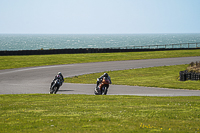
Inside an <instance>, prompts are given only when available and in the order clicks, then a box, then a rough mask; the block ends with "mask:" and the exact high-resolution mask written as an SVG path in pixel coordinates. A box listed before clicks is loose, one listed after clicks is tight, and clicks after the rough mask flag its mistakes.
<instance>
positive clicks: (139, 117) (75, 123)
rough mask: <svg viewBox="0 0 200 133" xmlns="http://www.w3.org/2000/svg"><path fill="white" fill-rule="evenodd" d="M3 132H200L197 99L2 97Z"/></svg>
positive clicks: (55, 96)
mask: <svg viewBox="0 0 200 133" xmlns="http://www.w3.org/2000/svg"><path fill="white" fill-rule="evenodd" d="M0 105H1V106H0V132H15V133H16V132H29V133H35V132H60V133H62V132H63V133H65V132H81V133H84V132H117V133H118V132H140V133H142V132H176V133H179V132H180V133H184V132H185V133H186V132H187V133H189V132H192V133H193V132H199V131H200V126H199V125H200V100H199V97H141V96H112V95H110V96H94V95H62V94H61V95H60V94H56V95H47V94H21V95H20V94H19V95H0Z"/></svg>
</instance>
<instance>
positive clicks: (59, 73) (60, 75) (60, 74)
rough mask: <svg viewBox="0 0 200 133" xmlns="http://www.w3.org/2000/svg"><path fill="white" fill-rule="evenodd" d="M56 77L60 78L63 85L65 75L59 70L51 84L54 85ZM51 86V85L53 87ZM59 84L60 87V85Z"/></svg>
mask: <svg viewBox="0 0 200 133" xmlns="http://www.w3.org/2000/svg"><path fill="white" fill-rule="evenodd" d="M56 79H60V86H61V85H62V83H63V82H64V78H63V75H62V73H61V72H58V74H57V75H56V76H55V78H54V80H53V81H52V82H51V86H52V85H53V82H54V81H55V80H56ZM51 86H50V87H51ZM60 86H59V87H60Z"/></svg>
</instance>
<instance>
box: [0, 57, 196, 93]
mask: <svg viewBox="0 0 200 133" xmlns="http://www.w3.org/2000/svg"><path fill="white" fill-rule="evenodd" d="M199 59H200V57H199V56H198V57H181V58H163V59H147V60H128V61H112V62H96V63H81V64H67V65H55V66H41V67H29V68H19V69H7V70H0V84H1V86H0V88H1V89H0V94H34V93H48V92H49V87H50V83H51V81H52V80H53V78H54V76H55V74H56V73H57V72H58V71H61V72H62V73H63V75H64V77H70V76H76V75H82V74H88V73H96V72H103V71H109V70H125V69H132V68H145V67H155V66H164V65H178V64H189V63H190V62H192V61H193V62H196V61H199ZM103 66H106V67H103ZM111 78H112V77H111ZM94 86H95V85H94V84H71V83H64V84H63V86H62V87H61V88H60V90H59V91H58V94H89V95H90V94H91V95H93V88H94ZM108 94H109V95H141V96H200V91H198V90H179V89H165V88H154V87H138V86H124V85H110V88H109V91H108Z"/></svg>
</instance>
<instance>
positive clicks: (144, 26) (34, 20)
mask: <svg viewBox="0 0 200 133" xmlns="http://www.w3.org/2000/svg"><path fill="white" fill-rule="evenodd" d="M199 6H200V0H0V34H5V33H6V34H142V33H200V8H199Z"/></svg>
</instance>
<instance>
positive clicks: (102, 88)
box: [94, 77, 110, 95]
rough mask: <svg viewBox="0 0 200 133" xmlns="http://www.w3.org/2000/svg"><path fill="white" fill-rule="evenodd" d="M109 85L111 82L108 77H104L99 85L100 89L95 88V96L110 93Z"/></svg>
mask: <svg viewBox="0 0 200 133" xmlns="http://www.w3.org/2000/svg"><path fill="white" fill-rule="evenodd" d="M109 84H110V80H109V79H108V78H107V77H103V80H102V82H101V83H100V84H99V85H98V87H97V88H96V87H95V88H94V94H95V95H106V94H107V92H108V87H109Z"/></svg>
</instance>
